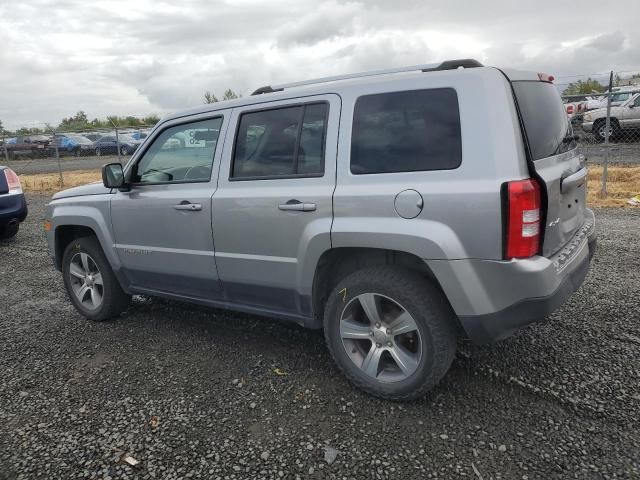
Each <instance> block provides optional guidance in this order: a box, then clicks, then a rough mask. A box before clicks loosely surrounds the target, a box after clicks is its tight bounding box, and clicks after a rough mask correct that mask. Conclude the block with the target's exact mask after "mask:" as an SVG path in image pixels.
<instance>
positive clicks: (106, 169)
mask: <svg viewBox="0 0 640 480" xmlns="http://www.w3.org/2000/svg"><path fill="white" fill-rule="evenodd" d="M102 183H103V185H104V186H105V187H107V188H122V187H123V186H124V171H123V170H122V165H120V164H119V163H109V164H107V165H105V166H103V167H102Z"/></svg>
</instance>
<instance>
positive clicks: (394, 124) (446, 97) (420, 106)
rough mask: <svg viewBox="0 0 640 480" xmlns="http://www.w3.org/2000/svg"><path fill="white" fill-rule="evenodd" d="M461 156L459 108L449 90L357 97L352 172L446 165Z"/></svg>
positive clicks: (451, 165) (454, 165) (446, 167)
mask: <svg viewBox="0 0 640 480" xmlns="http://www.w3.org/2000/svg"><path fill="white" fill-rule="evenodd" d="M461 161H462V140H461V134H460V111H459V108H458V96H457V94H456V91H455V90H454V89H452V88H438V89H429V90H411V91H405V92H391V93H382V94H375V95H365V96H362V97H360V98H358V100H357V101H356V105H355V110H354V113H353V131H352V136H351V173H353V174H356V175H360V174H370V173H391V172H416V171H425V170H449V169H454V168H457V167H459V166H460V163H461Z"/></svg>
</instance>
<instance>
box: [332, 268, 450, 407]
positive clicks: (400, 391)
mask: <svg viewBox="0 0 640 480" xmlns="http://www.w3.org/2000/svg"><path fill="white" fill-rule="evenodd" d="M324 333H325V338H326V340H327V344H328V346H329V350H330V352H331V355H332V356H333V358H334V360H335V362H336V363H337V365H338V367H339V368H340V369H341V370H342V372H343V373H344V374H345V376H346V377H347V378H348V379H349V380H350V381H351V382H352V383H353V384H354V385H355V386H357V387H359V388H361V389H362V390H364V391H366V392H368V393H370V394H372V395H375V396H377V397H381V398H386V399H391V400H412V399H415V398H419V397H421V396H423V395H425V394H426V393H427V392H428V391H429V390H430V389H431V388H433V386H435V385H436V384H437V383H438V382H439V381H440V380H441V379H442V377H443V376H444V375H445V373H446V372H447V370H448V369H449V367H450V366H451V362H452V361H453V358H454V355H455V351H456V343H457V336H456V331H455V316H454V314H453V312H452V310H451V307H450V306H449V304H448V302H447V300H446V298H445V297H444V295H443V293H442V292H441V291H440V290H439V289H438V288H437V287H436V286H435V285H433V284H432V283H431V282H429V281H427V280H426V279H424V278H423V277H422V276H420V275H419V274H417V273H414V272H412V271H409V270H404V269H399V268H394V267H379V268H372V269H366V270H361V271H358V272H355V273H353V274H351V275H349V276H348V277H346V278H345V279H343V280H341V281H340V282H339V283H338V285H337V287H336V288H335V289H334V291H333V293H332V294H331V295H330V297H329V300H328V302H327V306H326V309H325V316H324Z"/></svg>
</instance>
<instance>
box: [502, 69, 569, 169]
mask: <svg viewBox="0 0 640 480" xmlns="http://www.w3.org/2000/svg"><path fill="white" fill-rule="evenodd" d="M513 90H514V92H515V95H516V99H517V100H518V107H519V108H520V113H521V115H522V122H523V123H524V128H525V131H526V133H527V139H528V140H529V148H530V150H531V156H532V157H533V159H534V160H539V159H541V158H546V157H550V156H552V155H557V154H559V153H562V152H566V151H567V150H570V149H572V148H575V142H564V138H565V137H566V136H567V135H569V134H570V133H571V125H570V123H569V119H568V117H567V113H566V111H565V109H564V105H563V104H562V100H561V99H560V94H559V93H558V90H557V89H556V87H555V86H554V85H553V84H551V83H547V82H535V81H522V82H513Z"/></svg>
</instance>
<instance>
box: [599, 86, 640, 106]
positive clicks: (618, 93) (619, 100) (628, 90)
mask: <svg viewBox="0 0 640 480" xmlns="http://www.w3.org/2000/svg"><path fill="white" fill-rule="evenodd" d="M638 90H640V86H638V85H629V86H626V87H613V88H612V89H611V91H612V92H614V93H613V95H612V96H611V106H612V107H617V106H619V105H622V104H623V103H624V102H626V101H627V100H629V99H630V98H631V97H632V96H633V94H634V92H636V91H638ZM605 93H606V92H605ZM598 108H607V96H606V95H602V96H599V97H593V98H591V97H590V98H589V100H588V101H587V103H586V110H587V111H589V110H597V109H598Z"/></svg>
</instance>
